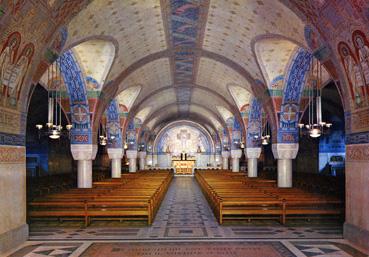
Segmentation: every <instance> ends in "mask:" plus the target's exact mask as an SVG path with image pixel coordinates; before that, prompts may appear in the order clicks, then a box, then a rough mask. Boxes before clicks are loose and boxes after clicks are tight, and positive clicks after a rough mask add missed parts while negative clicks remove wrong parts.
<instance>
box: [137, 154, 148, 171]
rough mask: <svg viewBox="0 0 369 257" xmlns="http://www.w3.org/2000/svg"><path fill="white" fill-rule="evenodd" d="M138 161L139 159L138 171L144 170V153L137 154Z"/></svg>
mask: <svg viewBox="0 0 369 257" xmlns="http://www.w3.org/2000/svg"><path fill="white" fill-rule="evenodd" d="M138 159H139V168H140V170H144V169H145V163H146V152H145V151H140V152H138Z"/></svg>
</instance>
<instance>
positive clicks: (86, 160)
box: [70, 144, 97, 188]
mask: <svg viewBox="0 0 369 257" xmlns="http://www.w3.org/2000/svg"><path fill="white" fill-rule="evenodd" d="M70 148H71V152H72V156H73V159H74V160H77V161H78V179H77V180H78V181H77V185H78V188H92V160H94V159H95V157H96V153H97V145H92V144H87V145H84V144H71V145H70Z"/></svg>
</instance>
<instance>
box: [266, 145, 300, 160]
mask: <svg viewBox="0 0 369 257" xmlns="http://www.w3.org/2000/svg"><path fill="white" fill-rule="evenodd" d="M272 151H273V155H274V158H275V159H295V158H296V156H297V153H298V151H299V144H298V143H295V144H282V143H277V144H273V145H272Z"/></svg>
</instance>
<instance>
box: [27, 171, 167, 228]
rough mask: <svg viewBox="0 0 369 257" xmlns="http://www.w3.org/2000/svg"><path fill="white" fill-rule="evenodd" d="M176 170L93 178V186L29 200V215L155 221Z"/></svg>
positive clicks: (39, 217)
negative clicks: (99, 178) (112, 177)
mask: <svg viewBox="0 0 369 257" xmlns="http://www.w3.org/2000/svg"><path fill="white" fill-rule="evenodd" d="M172 178H173V173H172V172H169V171H155V172H153V171H140V172H137V173H129V174H122V176H121V178H114V179H108V180H104V181H100V182H94V183H93V188H74V189H69V190H67V191H64V192H62V193H57V194H51V195H47V196H44V197H40V198H36V199H34V200H33V201H32V202H30V203H29V209H28V217H29V219H31V220H33V219H44V218H50V217H51V218H58V219H71V218H73V219H83V220H84V223H85V226H88V225H89V224H90V223H91V221H92V220H101V219H102V220H112V219H118V220H146V221H147V223H148V224H149V225H151V224H152V221H153V220H154V217H155V214H156V212H157V211H158V209H159V206H160V203H161V201H162V200H163V198H164V196H165V193H166V191H167V189H168V187H169V184H170V182H171V180H172Z"/></svg>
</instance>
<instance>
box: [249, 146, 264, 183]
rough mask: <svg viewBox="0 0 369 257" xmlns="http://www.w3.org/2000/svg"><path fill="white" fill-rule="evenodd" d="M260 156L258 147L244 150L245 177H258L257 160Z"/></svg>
mask: <svg viewBox="0 0 369 257" xmlns="http://www.w3.org/2000/svg"><path fill="white" fill-rule="evenodd" d="M260 154H261V148H260V147H252V148H245V155H246V157H247V176H248V177H249V178H256V177H257V176H258V159H259V157H260Z"/></svg>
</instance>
